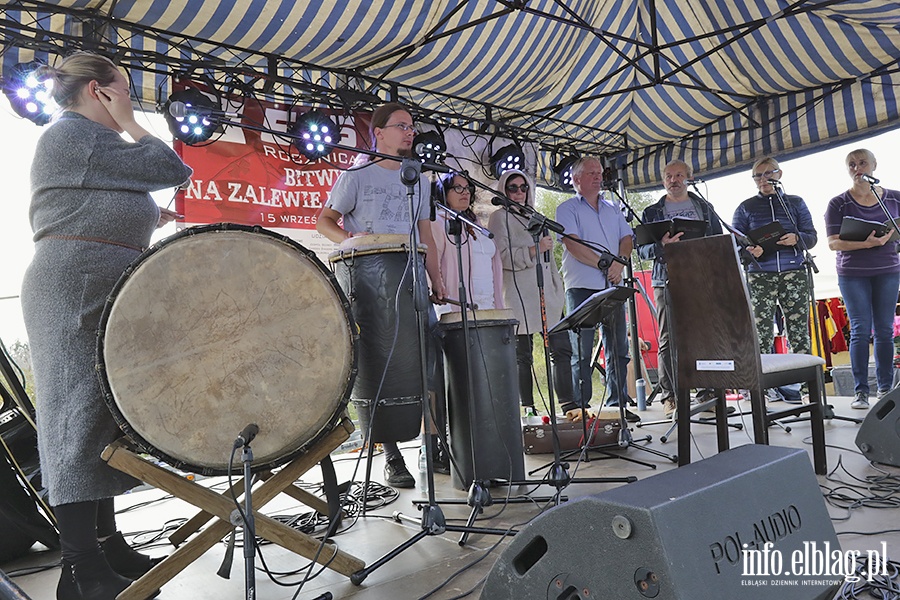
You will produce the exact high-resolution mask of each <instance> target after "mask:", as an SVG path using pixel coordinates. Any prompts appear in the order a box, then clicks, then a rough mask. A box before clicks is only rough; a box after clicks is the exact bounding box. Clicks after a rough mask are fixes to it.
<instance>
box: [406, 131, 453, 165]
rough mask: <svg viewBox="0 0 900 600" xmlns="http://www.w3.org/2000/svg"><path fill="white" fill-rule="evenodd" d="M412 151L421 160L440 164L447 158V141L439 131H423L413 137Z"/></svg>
mask: <svg viewBox="0 0 900 600" xmlns="http://www.w3.org/2000/svg"><path fill="white" fill-rule="evenodd" d="M413 152H414V153H415V155H416V157H417V158H418V159H419V160H421V161H422V162H425V163H431V164H437V165H442V164H444V161H445V160H446V158H447V142H446V141H444V136H443V135H441V132H439V131H423V132H422V133H419V134H416V137H415V138H413Z"/></svg>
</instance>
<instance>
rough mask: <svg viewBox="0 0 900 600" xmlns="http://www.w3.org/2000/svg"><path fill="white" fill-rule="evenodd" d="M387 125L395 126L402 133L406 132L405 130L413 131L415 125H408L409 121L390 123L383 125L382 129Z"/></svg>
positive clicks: (414, 130)
mask: <svg viewBox="0 0 900 600" xmlns="http://www.w3.org/2000/svg"><path fill="white" fill-rule="evenodd" d="M388 127H396V128H397V129H399V130H400V131H402V132H403V133H406V132H407V131H412V132H413V133H415V132H416V126H415V125H410V124H409V123H391V124H390V125H385V126H384V127H383V128H382V129H387V128H388Z"/></svg>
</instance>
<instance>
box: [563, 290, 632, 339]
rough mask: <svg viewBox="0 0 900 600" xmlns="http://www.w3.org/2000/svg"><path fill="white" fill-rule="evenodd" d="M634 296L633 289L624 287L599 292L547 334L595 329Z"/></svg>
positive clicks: (577, 307)
mask: <svg viewBox="0 0 900 600" xmlns="http://www.w3.org/2000/svg"><path fill="white" fill-rule="evenodd" d="M634 294H635V289H634V288H631V287H625V286H616V287H610V288H606V289H605V290H600V291H599V292H597V293H596V294H593V295H591V296H590V297H589V298H588V299H587V300H585V301H584V302H582V303H581V304H579V305H578V306H576V307H575V310H573V311H572V313H571V314H568V315H566V316H565V317H564V318H563V319H562V320H561V321H560V322H559V323H557V324H556V325H554V326H553V327H552V328H550V330H549V331H548V332H547V333H556V332H557V331H569V330H571V329H587V328H590V327H595V326H596V325H597V324H598V323H603V322H605V321H606V320H607V319H608V318H609V317H610V315H612V313H613V311H614V310H615V309H616V308H618V307H619V305H621V304H622V303H623V302H625V301H627V300H628V299H629V298H631V297H632V296H634Z"/></svg>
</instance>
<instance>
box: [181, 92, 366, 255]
mask: <svg viewBox="0 0 900 600" xmlns="http://www.w3.org/2000/svg"><path fill="white" fill-rule="evenodd" d="M197 87H199V86H197ZM225 108H226V110H229V108H228V107H225ZM307 110H309V109H308V108H305V107H291V109H290V111H291V114H290V121H291V122H294V121H296V119H297V117H299V116H300V115H301V114H303V113H304V112H306V111H307ZM318 110H319V111H320V112H323V113H325V114H328V115H330V116H331V117H332V118H333V119H334V120H335V122H336V123H337V125H338V127H339V128H340V131H341V135H342V137H341V139H340V142H339V143H340V145H342V146H347V147H359V146H361V145H362V146H366V145H367V144H368V139H367V138H368V128H369V118H370V113H356V114H353V115H347V114H346V113H337V112H334V111H328V110H323V109H318ZM236 112H237V113H238V116H237V117H236V118H231V119H229V121H232V122H235V123H238V122H239V123H242V124H244V125H246V126H245V127H240V126H226V127H224V129H223V130H220V131H217V132H216V134H214V135H213V137H212V138H211V140H210V142H207V143H204V144H200V145H196V146H189V145H187V144H184V143H182V142H179V141H177V140H176V142H175V145H174V146H175V151H176V152H178V154H179V155H180V156H181V158H182V160H184V162H185V163H187V164H188V165H190V167H191V168H193V169H194V174H193V176H192V177H191V182H190V187H189V188H187V189H185V190H182V191H180V192H179V194H178V196H177V197H176V203H175V206H176V210H177V211H178V213H179V214H182V215H184V224H185V226H192V225H202V224H208V223H220V222H228V223H240V224H243V225H261V226H263V227H266V228H267V229H273V230H276V231H278V232H279V233H281V234H283V235H287V236H289V237H291V238H292V239H295V240H296V241H298V242H299V243H301V244H303V245H304V246H306V247H307V248H309V249H311V250H313V251H315V252H316V253H318V254H319V256H320V257H321V258H324V257H325V255H327V253H328V252H330V251H331V250H333V249H334V245H333V244H332V243H331V242H330V241H328V240H326V239H325V238H324V237H323V236H320V235H319V234H318V233H316V231H315V227H316V216H317V215H318V213H319V211H320V210H321V208H322V206H323V205H324V204H325V201H326V200H327V198H328V193H329V191H330V190H331V187H332V186H333V185H334V182H335V180H336V179H337V177H338V175H340V173H341V171H343V170H345V169H347V168H348V167H350V166H351V165H352V164H353V161H354V160H355V158H356V156H357V153H356V152H352V151H348V150H339V149H335V150H333V151H332V152H331V154H329V155H328V156H326V157H324V158H322V159H319V160H316V161H313V162H310V161H309V160H307V159H306V158H305V157H304V156H303V155H302V154H300V153H299V152H298V151H297V150H296V149H295V148H293V147H292V146H291V145H290V138H289V137H288V136H287V135H286V131H287V126H288V117H289V113H288V110H287V109H286V108H285V107H284V106H281V105H277V104H273V103H269V102H265V101H258V100H251V99H247V100H246V101H244V103H243V104H242V106H240V107H238V110H237V111H236Z"/></svg>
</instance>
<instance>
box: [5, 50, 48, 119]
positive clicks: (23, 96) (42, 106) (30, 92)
mask: <svg viewBox="0 0 900 600" xmlns="http://www.w3.org/2000/svg"><path fill="white" fill-rule="evenodd" d="M40 66H43V65H41V63H39V62H30V63H19V64H17V65H15V66H14V67H12V68H11V69H9V70H8V71H7V72H5V73H4V75H3V93H4V94H5V95H6V97H7V98H9V104H10V106H12V109H13V111H15V113H16V114H17V115H19V116H20V117H24V118H26V119H28V120H29V121H31V122H32V123H35V124H36V125H46V124H47V123H49V122H50V118H51V117H52V116H53V114H54V113H55V112H56V111H57V110H59V105H58V104H56V101H55V100H53V96H52V95H51V90H52V89H53V80H52V79H43V80H40V79H38V78H37V77H35V75H34V71H35V70H36V69H37V68H38V67H40Z"/></svg>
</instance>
